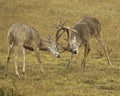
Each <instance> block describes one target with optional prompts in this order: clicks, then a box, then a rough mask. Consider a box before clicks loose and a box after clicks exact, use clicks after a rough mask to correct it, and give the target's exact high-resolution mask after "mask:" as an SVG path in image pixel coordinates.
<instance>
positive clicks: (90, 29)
mask: <svg viewBox="0 0 120 96" xmlns="http://www.w3.org/2000/svg"><path fill="white" fill-rule="evenodd" d="M66 22H67V21H64V22H63V23H60V22H59V24H58V25H57V26H55V27H56V28H57V29H58V30H57V33H56V43H57V44H58V41H59V39H60V37H61V36H62V34H63V33H64V32H66V33H67V42H68V45H67V47H66V48H65V47H64V49H65V50H64V51H66V50H68V51H71V52H72V54H71V58H70V60H69V62H68V64H67V67H69V65H70V62H71V59H72V58H73V54H78V48H79V47H81V46H84V47H85V50H84V58H83V60H82V62H81V65H82V66H83V68H84V69H85V62H86V58H87V56H88V53H89V51H90V44H89V41H90V38H92V37H95V38H96V39H97V40H98V42H99V43H100V45H101V46H102V48H103V50H104V52H105V55H106V57H107V61H108V64H109V65H111V61H110V58H109V56H108V52H107V49H106V47H105V45H104V44H103V41H102V40H101V37H100V33H101V24H100V22H99V21H98V20H97V19H96V18H94V17H91V16H86V17H84V18H83V19H81V20H80V21H78V22H77V23H76V24H75V25H74V26H73V27H72V28H70V27H67V26H64V24H65V23H66ZM61 30H63V32H62V33H61V34H60V32H61ZM70 32H71V34H70ZM70 35H71V36H70ZM64 51H62V52H64Z"/></svg>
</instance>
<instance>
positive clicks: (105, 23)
mask: <svg viewBox="0 0 120 96" xmlns="http://www.w3.org/2000/svg"><path fill="white" fill-rule="evenodd" d="M87 15H90V16H94V17H96V18H97V19H98V20H99V21H100V22H101V24H102V37H103V39H104V42H105V44H106V46H107V47H108V49H110V50H111V49H112V52H111V54H110V58H111V60H112V63H113V64H112V65H111V66H108V64H107V61H106V58H105V56H103V57H101V58H95V57H96V56H98V55H99V54H98V53H97V51H96V49H97V48H94V47H95V46H94V43H95V41H96V40H95V39H92V40H91V42H90V43H91V52H90V54H89V56H88V58H87V64H86V70H85V71H83V70H82V68H81V66H80V62H81V60H82V56H83V48H80V49H79V51H80V53H79V55H76V56H74V59H73V60H72V64H71V66H70V68H69V69H66V68H65V66H66V63H67V61H68V59H69V57H70V53H68V52H65V53H63V54H61V58H60V59H57V58H55V57H54V56H53V55H51V54H50V53H49V52H41V59H42V64H43V66H44V70H45V72H44V73H41V70H40V67H39V65H38V62H37V59H36V58H35V55H34V53H33V52H30V51H27V57H26V59H27V61H26V63H27V64H26V73H25V74H21V70H22V57H19V60H18V63H19V65H18V66H19V72H20V75H21V79H20V80H19V79H18V78H17V77H15V71H14V61H13V59H11V60H10V64H9V73H8V77H7V78H6V77H5V65H6V57H7V51H8V43H7V32H8V29H9V27H10V26H11V25H12V24H13V23H16V22H22V23H25V24H27V25H30V26H33V27H34V28H36V29H37V30H38V31H39V34H40V35H41V36H42V38H46V36H47V34H52V35H53V36H52V37H53V38H54V36H55V32H56V30H55V29H53V28H51V27H52V26H54V25H55V24H57V21H58V20H64V19H66V18H67V19H68V20H69V21H68V23H67V24H66V25H68V26H73V25H74V24H75V23H76V22H77V21H78V20H80V19H81V18H82V17H84V16H87ZM119 38H120V0H92V1H91V0H0V96H119V95H120V49H119V48H120V39H119ZM20 56H21V55H20Z"/></svg>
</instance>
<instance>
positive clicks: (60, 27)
mask: <svg viewBox="0 0 120 96" xmlns="http://www.w3.org/2000/svg"><path fill="white" fill-rule="evenodd" d="M66 22H68V20H65V21H64V22H62V23H61V22H60V21H58V25H56V26H55V28H57V29H58V30H57V33H56V43H57V44H58V41H59V39H60V37H61V36H62V34H63V33H64V32H66V34H67V40H68V42H69V31H71V32H75V33H77V31H76V30H74V29H72V28H70V27H68V26H64V25H65V23H66ZM62 30H63V31H62ZM61 31H62V33H61V34H60V32H61ZM68 46H69V45H67V47H66V48H63V49H65V50H67V48H68ZM65 50H64V51H65ZM64 51H62V52H64Z"/></svg>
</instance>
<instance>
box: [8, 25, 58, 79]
mask: <svg viewBox="0 0 120 96" xmlns="http://www.w3.org/2000/svg"><path fill="white" fill-rule="evenodd" d="M8 43H9V50H8V57H7V66H6V74H7V70H8V63H9V59H10V55H11V52H12V50H13V47H14V49H15V51H14V54H15V73H16V75H17V76H18V77H20V75H19V72H18V68H17V62H16V59H17V57H18V52H19V50H20V49H22V51H23V69H22V72H23V73H24V72H25V58H26V57H25V50H26V49H29V50H32V51H34V52H35V55H36V57H37V59H38V62H39V64H40V66H41V71H42V72H43V68H42V65H41V61H40V56H39V51H40V50H42V49H43V50H44V49H46V50H49V51H50V52H51V53H52V54H53V55H55V56H56V57H57V58H58V57H60V54H59V52H58V47H57V44H56V43H54V42H53V41H52V40H51V38H50V36H48V40H47V41H45V40H43V39H41V37H40V36H39V34H38V31H37V30H36V29H34V28H33V27H30V26H28V25H25V24H22V23H16V24H13V25H12V26H11V27H10V29H9V31H8ZM43 47H44V48H43Z"/></svg>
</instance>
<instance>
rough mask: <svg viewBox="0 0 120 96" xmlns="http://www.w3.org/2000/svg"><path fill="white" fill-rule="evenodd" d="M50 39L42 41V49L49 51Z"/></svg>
mask: <svg viewBox="0 0 120 96" xmlns="http://www.w3.org/2000/svg"><path fill="white" fill-rule="evenodd" d="M47 44H48V41H46V40H41V42H40V50H43V51H47V50H48V46H47Z"/></svg>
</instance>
